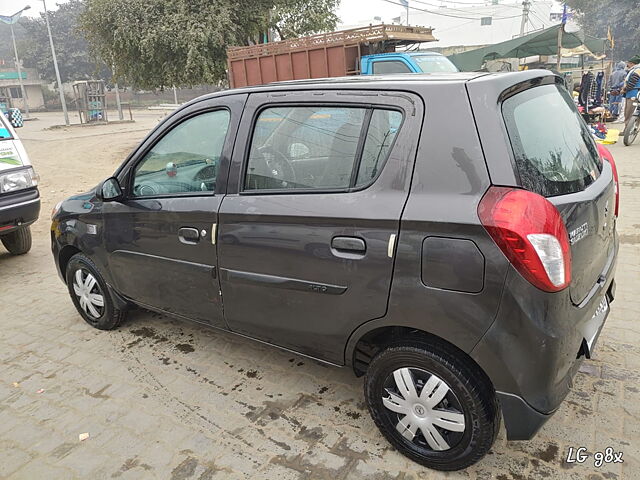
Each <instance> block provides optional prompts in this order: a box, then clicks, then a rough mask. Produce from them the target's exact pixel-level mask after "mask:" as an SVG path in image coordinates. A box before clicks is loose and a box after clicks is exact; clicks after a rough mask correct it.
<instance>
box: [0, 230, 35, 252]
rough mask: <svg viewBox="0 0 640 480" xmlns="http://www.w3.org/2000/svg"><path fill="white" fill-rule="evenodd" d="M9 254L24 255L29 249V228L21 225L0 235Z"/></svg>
mask: <svg viewBox="0 0 640 480" xmlns="http://www.w3.org/2000/svg"><path fill="white" fill-rule="evenodd" d="M0 239H2V244H3V245H4V248H6V249H7V250H8V251H9V253H10V254H11V255H24V254H25V253H27V252H28V251H29V250H31V228H30V227H22V228H19V229H17V230H14V231H13V232H11V233H7V234H6V235H3V236H2V237H0Z"/></svg>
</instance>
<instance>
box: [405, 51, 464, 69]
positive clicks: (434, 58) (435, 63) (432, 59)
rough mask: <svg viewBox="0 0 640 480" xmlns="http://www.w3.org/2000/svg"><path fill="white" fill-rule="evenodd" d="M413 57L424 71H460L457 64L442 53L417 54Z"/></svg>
mask: <svg viewBox="0 0 640 480" xmlns="http://www.w3.org/2000/svg"><path fill="white" fill-rule="evenodd" d="M413 59H414V60H415V61H416V63H417V64H418V66H419V67H420V70H422V71H423V72H424V73H453V72H457V71H458V69H457V68H456V66H455V65H454V64H453V63H451V60H449V59H448V58H447V57H444V56H442V55H416V56H415V57H413Z"/></svg>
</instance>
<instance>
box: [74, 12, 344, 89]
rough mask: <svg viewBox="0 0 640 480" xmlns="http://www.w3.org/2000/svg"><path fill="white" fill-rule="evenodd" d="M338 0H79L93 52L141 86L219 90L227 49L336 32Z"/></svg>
mask: <svg viewBox="0 0 640 480" xmlns="http://www.w3.org/2000/svg"><path fill="white" fill-rule="evenodd" d="M338 1H339V0H306V1H305V2H304V3H303V2H299V1H294V0H217V1H215V2H214V1H211V0H86V5H87V8H86V10H85V12H84V13H83V14H82V15H81V18H80V22H81V25H82V29H83V31H84V32H85V33H86V36H87V39H88V40H89V43H90V45H91V50H92V52H93V53H94V54H95V55H96V56H97V57H98V58H100V59H101V60H102V61H104V62H105V63H106V64H108V65H114V74H115V76H116V78H118V79H120V80H121V81H122V80H124V81H126V82H127V83H130V84H133V85H135V86H137V87H140V88H148V89H153V88H161V87H170V86H172V85H176V86H193V85H203V84H218V83H220V82H221V81H223V80H224V79H225V78H226V68H227V60H226V49H227V47H228V46H230V45H248V44H251V43H259V42H262V41H263V39H264V37H265V32H267V30H268V29H269V28H274V29H277V31H280V32H282V35H283V36H285V37H286V36H288V35H293V34H296V35H306V34H310V33H316V32H318V31H322V30H328V29H333V28H335V25H336V23H337V20H338V18H337V17H336V16H335V14H334V13H333V10H334V9H335V8H336V6H337V4H338Z"/></svg>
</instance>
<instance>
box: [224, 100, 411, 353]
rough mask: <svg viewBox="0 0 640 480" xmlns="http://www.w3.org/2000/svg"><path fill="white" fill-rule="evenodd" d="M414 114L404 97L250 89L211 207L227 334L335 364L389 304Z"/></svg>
mask: <svg viewBox="0 0 640 480" xmlns="http://www.w3.org/2000/svg"><path fill="white" fill-rule="evenodd" d="M422 116H423V107H422V102H421V101H420V100H419V98H418V97H415V96H413V95H410V94H407V93H394V92H356V91H352V92H350V91H340V92H332V91H317V92H314V91H307V92H274V93H259V94H252V95H250V97H249V100H248V102H247V107H246V108H245V112H244V115H243V118H242V123H241V127H240V132H239V137H238V143H237V144H238V145H242V144H243V142H244V143H246V148H236V150H235V152H234V158H233V162H232V170H231V173H230V180H229V189H228V194H227V196H226V197H225V198H224V200H223V202H222V205H221V208H220V214H219V235H218V248H219V258H220V276H221V285H222V293H223V298H224V311H225V319H226V320H227V323H228V325H229V328H230V329H231V330H234V331H236V332H239V333H242V334H245V335H249V336H252V337H255V338H258V339H261V340H264V341H267V342H270V343H274V344H276V345H280V346H283V347H285V348H289V349H293V350H296V351H300V352H303V353H306V354H309V355H312V356H316V357H319V358H323V359H325V360H328V361H330V362H334V363H342V362H343V361H344V346H345V343H346V340H347V338H348V336H349V335H350V334H351V332H353V330H355V328H356V327H357V326H359V325H360V324H362V323H364V322H366V321H368V320H371V319H374V318H377V317H381V316H383V315H384V314H385V312H386V309H387V300H388V296H389V287H390V283H391V277H392V270H393V257H394V247H395V239H396V237H397V235H398V231H399V220H400V216H401V212H402V209H403V206H404V204H405V201H406V198H407V195H408V189H409V184H410V177H411V171H412V167H413V159H414V156H415V149H416V144H417V141H418V137H419V133H420V128H421V124H422Z"/></svg>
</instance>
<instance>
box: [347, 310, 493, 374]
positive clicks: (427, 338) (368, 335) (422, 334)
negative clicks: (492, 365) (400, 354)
mask: <svg viewBox="0 0 640 480" xmlns="http://www.w3.org/2000/svg"><path fill="white" fill-rule="evenodd" d="M402 339H407V340H411V341H422V342H424V343H437V344H440V345H446V346H447V347H449V348H451V349H454V350H455V351H456V352H457V353H459V354H460V355H462V356H464V357H466V358H468V359H469V360H470V361H471V362H473V363H474V364H476V365H477V366H478V368H479V369H480V370H481V371H482V372H483V373H484V374H485V375H486V377H487V379H488V380H489V382H491V379H490V377H489V375H488V374H487V372H486V371H485V370H484V368H482V366H481V365H479V364H478V363H477V362H476V361H475V360H474V359H473V358H472V357H471V356H470V355H469V353H468V352H466V351H465V350H464V349H463V348H462V347H461V346H460V345H456V344H455V343H452V342H450V341H448V340H446V339H444V338H442V337H440V336H438V335H435V334H433V333H431V332H428V331H427V330H424V329H421V328H418V327H416V326H413V325H401V324H396V325H389V324H386V325H384V324H377V322H368V323H367V324H365V325H362V326H361V327H360V328H358V329H357V330H355V331H354V332H353V333H352V334H351V337H350V338H349V341H348V342H347V345H346V347H345V363H346V365H347V366H350V367H351V368H352V369H353V372H354V373H355V374H356V376H358V377H360V376H362V375H364V373H365V372H366V370H367V368H368V366H369V363H370V362H371V360H372V359H373V357H374V356H375V355H376V354H377V353H378V352H379V351H380V350H382V349H383V348H385V346H387V345H390V344H392V343H396V342H398V341H400V340H402ZM491 384H492V385H493V382H491Z"/></svg>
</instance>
